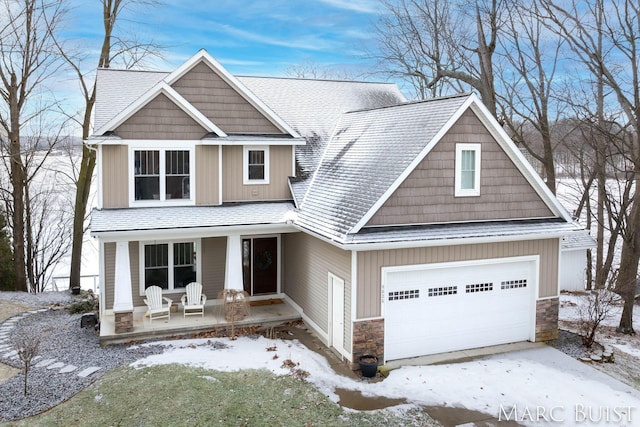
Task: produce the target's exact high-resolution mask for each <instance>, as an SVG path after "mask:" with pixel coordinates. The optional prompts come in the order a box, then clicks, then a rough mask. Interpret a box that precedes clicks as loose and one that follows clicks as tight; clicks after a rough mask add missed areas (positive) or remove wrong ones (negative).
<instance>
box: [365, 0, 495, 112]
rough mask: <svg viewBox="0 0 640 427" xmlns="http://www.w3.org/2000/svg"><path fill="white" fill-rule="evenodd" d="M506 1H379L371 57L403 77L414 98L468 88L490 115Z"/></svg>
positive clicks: (493, 103)
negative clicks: (381, 11)
mask: <svg viewBox="0 0 640 427" xmlns="http://www.w3.org/2000/svg"><path fill="white" fill-rule="evenodd" d="M506 3H507V1H506V0H474V1H466V0H460V1H455V2H452V1H445V0H399V1H388V0H383V4H384V6H385V8H386V9H387V14H386V15H384V16H383V17H382V18H381V21H380V22H379V23H378V25H377V33H378V41H379V44H380V53H379V54H377V55H376V56H377V57H378V59H379V60H380V62H381V63H383V64H389V65H391V66H392V67H393V70H394V71H393V73H394V74H395V75H396V76H401V77H404V78H406V79H408V80H409V82H410V83H412V85H413V87H414V89H415V92H416V94H417V95H418V96H421V97H425V96H426V95H431V96H433V95H435V94H438V93H441V92H442V91H446V90H448V89H450V88H454V89H458V90H459V89H463V88H466V90H469V88H473V89H475V90H477V91H478V93H479V94H480V97H481V98H482V101H483V102H484V104H485V105H486V106H487V108H488V109H489V111H491V113H492V114H494V115H495V114H496V94H495V82H494V64H493V62H494V53H495V50H496V46H497V42H498V30H499V28H500V26H501V25H502V20H503V15H504V13H505V10H506V9H505V6H506ZM387 69H388V70H389V69H390V68H387Z"/></svg>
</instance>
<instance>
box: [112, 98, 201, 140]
mask: <svg viewBox="0 0 640 427" xmlns="http://www.w3.org/2000/svg"><path fill="white" fill-rule="evenodd" d="M114 131H115V133H116V134H117V135H118V136H119V137H120V138H122V139H160V140H171V139H178V140H186V139H201V138H202V137H203V136H205V135H206V134H207V131H206V130H205V129H204V128H203V127H202V126H200V125H199V124H198V123H197V122H196V121H195V120H194V119H192V118H191V117H190V116H189V115H188V114H187V113H185V112H184V111H183V110H182V109H181V108H180V107H178V106H177V105H176V104H174V103H173V101H171V100H170V99H169V98H167V96H166V95H164V94H162V93H161V94H159V95H158V96H156V97H155V98H154V99H153V100H152V101H150V102H149V103H148V104H147V105H145V106H144V107H142V108H141V109H140V110H138V111H137V112H136V113H134V114H133V115H132V116H131V117H129V118H128V119H127V120H126V121H125V122H124V123H122V124H121V125H120V126H118V127H117V128H116V129H114Z"/></svg>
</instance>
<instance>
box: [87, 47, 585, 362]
mask: <svg viewBox="0 0 640 427" xmlns="http://www.w3.org/2000/svg"><path fill="white" fill-rule="evenodd" d="M94 128H95V131H94V135H93V136H92V138H91V139H90V141H89V143H91V144H94V145H95V147H96V149H97V152H98V188H99V191H98V207H97V209H95V210H94V211H93V212H92V220H91V232H92V235H93V236H95V237H97V238H98V241H99V243H100V281H101V289H102V292H101V295H100V307H101V308H100V314H101V317H102V319H103V323H104V322H105V321H106V322H107V323H108V322H111V324H112V325H113V327H112V328H103V331H102V334H103V335H110V336H111V337H112V338H113V337H116V338H117V337H118V336H121V337H130V336H135V335H136V334H138V335H139V334H144V333H145V332H149V333H151V332H153V328H154V327H155V323H154V325H153V326H152V325H149V324H148V323H145V321H144V318H143V315H144V312H145V306H144V304H143V298H144V291H145V288H146V287H147V286H150V285H152V284H155V285H159V286H160V287H161V288H163V292H164V293H165V295H167V296H169V297H170V298H173V299H174V300H175V301H177V300H179V299H180V296H181V295H182V294H184V286H185V285H186V284H188V283H189V282H192V281H197V282H200V283H202V285H203V288H204V292H205V293H206V294H207V295H208V296H209V302H208V304H210V305H211V306H214V305H215V304H218V303H219V301H216V299H215V297H216V295H218V294H219V292H220V291H221V290H223V289H244V290H246V291H247V292H248V293H249V295H250V296H251V299H252V300H257V299H260V298H279V299H282V300H284V301H285V302H286V305H287V306H288V307H291V308H293V309H294V310H295V312H296V314H297V315H298V316H301V317H302V319H303V320H304V321H305V323H306V324H307V325H308V326H309V327H310V328H311V329H312V330H313V331H314V332H315V333H316V334H317V335H318V336H319V337H320V338H321V339H322V340H323V341H324V342H325V343H326V344H327V345H328V346H330V347H332V348H334V349H335V350H336V351H337V352H338V353H340V354H341V355H343V357H344V358H345V359H346V360H348V361H352V362H353V361H355V360H357V358H358V356H359V355H362V354H366V353H375V354H376V355H378V356H379V357H380V358H381V359H384V360H392V359H401V358H406V357H413V356H418V355H424V354H432V353H439V352H444V351H451V350H458V349H464V348H472V347H479V346H486V345H493V344H501V343H507V342H515V341H522V340H530V341H537V340H544V339H549V338H552V337H554V336H555V335H556V333H557V316H558V292H559V291H558V275H559V263H560V261H559V259H560V245H561V240H562V237H563V236H565V235H568V234H570V233H573V232H575V231H577V230H579V229H580V227H579V226H578V225H577V224H575V223H574V222H573V221H572V219H571V217H570V215H569V214H568V213H567V212H566V211H565V209H564V208H563V207H562V206H561V204H560V203H559V202H558V201H557V199H556V198H555V197H554V196H553V194H552V193H550V192H549V190H548V189H547V187H546V186H545V185H544V183H543V182H542V180H541V179H540V178H539V176H538V175H537V174H536V173H535V172H534V171H533V169H532V168H531V167H530V165H529V164H528V163H527V162H526V160H525V159H524V158H523V156H522V155H521V154H520V152H519V151H518V150H517V148H516V147H515V146H514V144H513V142H512V141H511V140H510V139H509V137H508V136H507V135H506V134H505V132H504V131H503V129H502V128H501V127H500V126H499V124H498V123H497V122H496V121H495V119H493V117H492V116H491V115H490V114H489V113H488V111H487V109H486V108H485V107H484V106H483V105H482V103H481V102H480V101H479V99H478V98H477V97H476V96H475V95H461V96H452V97H446V98H439V99H434V100H429V101H424V102H410V103H407V102H406V100H405V98H404V97H403V95H402V94H401V93H400V91H399V90H398V88H397V87H396V86H395V85H393V84H386V83H365V82H343V81H321V80H305V79H286V78H269V77H240V76H233V75H231V74H230V73H229V72H227V71H226V70H225V69H224V68H223V67H222V66H221V65H220V64H219V63H218V62H217V61H215V59H213V58H212V57H211V56H210V55H209V54H207V53H206V52H205V51H200V52H199V53H198V54H196V55H195V56H194V57H192V58H191V59H189V60H188V61H187V62H186V63H184V64H183V65H182V66H180V67H179V68H177V69H176V70H175V71H173V72H169V73H161V72H143V71H120V70H99V71H98V80H97V101H96V110H95V126H94ZM195 321H200V320H199V319H198V320H194V322H195ZM171 322H172V320H171V321H169V322H168V324H169V325H170V324H171ZM165 326H166V325H165Z"/></svg>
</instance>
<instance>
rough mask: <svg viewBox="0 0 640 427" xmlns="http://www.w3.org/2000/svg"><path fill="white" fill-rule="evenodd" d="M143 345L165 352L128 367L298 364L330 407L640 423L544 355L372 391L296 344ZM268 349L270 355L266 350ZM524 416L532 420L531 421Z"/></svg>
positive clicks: (597, 379)
mask: <svg viewBox="0 0 640 427" xmlns="http://www.w3.org/2000/svg"><path fill="white" fill-rule="evenodd" d="M220 343H223V344H224V346H225V348H221V347H223V346H221V345H219V344H220ZM145 345H164V346H166V350H165V351H164V353H162V354H158V355H152V356H149V357H147V358H145V359H141V360H139V361H137V362H135V363H133V364H132V366H134V367H136V368H140V367H145V366H153V365H162V364H172V363H180V364H185V365H190V366H194V367H201V368H205V369H211V370H218V371H238V370H242V369H248V368H253V369H268V370H270V371H271V372H273V373H274V374H277V375H283V374H286V373H288V372H290V370H289V369H288V368H286V367H283V366H284V365H283V362H284V361H285V360H287V359H289V360H291V361H292V362H294V363H295V364H299V365H298V366H296V367H295V369H302V370H304V371H307V372H308V373H309V377H308V378H307V380H308V381H309V382H311V383H312V384H314V385H315V386H316V387H317V388H318V389H319V390H320V391H321V392H323V393H324V394H325V395H326V396H328V397H329V398H331V399H332V400H333V401H336V402H337V401H338V396H337V395H336V394H335V389H336V388H337V387H340V388H342V389H349V390H356V391H360V392H361V393H362V394H363V395H364V396H371V397H376V396H382V397H388V398H406V399H407V400H408V401H409V402H411V403H412V404H416V405H425V406H449V407H465V408H467V409H470V410H475V411H480V412H483V413H486V414H489V415H491V416H494V417H496V418H500V417H502V419H505V417H508V416H511V419H513V417H517V421H519V422H523V423H524V424H527V425H536V424H537V423H536V422H537V421H544V420H541V419H540V416H539V415H540V412H541V411H544V413H545V415H544V416H545V417H547V420H549V419H550V418H549V417H550V416H553V418H554V420H555V421H558V420H560V419H561V420H562V424H563V425H599V424H600V423H591V424H590V423H589V422H579V421H580V418H581V417H582V413H584V417H582V418H585V419H586V420H587V421H588V420H589V418H590V419H591V420H597V419H598V417H599V415H598V414H599V413H600V412H602V411H606V410H608V411H613V410H614V408H615V409H616V410H617V411H618V412H620V413H624V414H623V415H620V416H619V417H618V420H620V421H623V420H622V418H621V417H623V416H628V414H629V411H631V412H632V413H631V416H632V417H634V418H632V419H633V420H636V419H640V418H638V417H640V412H639V413H637V414H636V413H634V412H633V411H634V410H636V411H640V410H637V408H640V393H638V392H637V391H633V390H632V389H630V388H628V387H626V386H624V385H622V384H620V383H617V382H615V381H614V380H612V379H611V378H609V377H607V376H606V375H604V374H602V373H600V372H597V371H595V370H593V369H592V368H591V367H588V366H585V365H582V364H581V363H580V362H578V361H576V360H574V359H572V358H570V357H568V356H566V355H564V354H563V353H561V352H559V351H557V350H555V349H552V348H547V347H542V348H537V349H533V350H526V351H521V352H514V353H509V354H500V355H494V356H490V357H486V358H481V359H477V360H473V361H470V362H465V363H455V364H445V365H431V366H419V367H403V368H400V369H397V370H394V371H392V372H391V373H390V375H389V377H388V378H386V379H385V380H383V381H381V382H375V383H370V382H368V381H366V380H361V381H357V380H353V379H351V378H346V377H343V376H340V375H338V374H336V373H335V371H333V369H332V368H331V367H330V365H329V363H328V362H327V360H326V359H325V358H324V357H323V356H321V355H319V354H317V353H315V352H313V351H311V350H309V349H307V348H306V347H305V346H304V345H303V344H301V343H299V342H298V341H283V340H267V339H266V338H263V337H260V338H250V337H240V338H238V339H237V340H235V341H231V340H229V339H226V338H224V339H223V338H216V339H215V340H214V341H212V340H210V339H196V340H182V341H164V342H160V343H152V344H145ZM274 346H275V347H276V351H268V350H267V349H268V348H270V347H271V348H272V347H274ZM276 356H277V357H276ZM580 405H582V406H580ZM514 407H515V412H514ZM403 408H406V406H404V407H403ZM629 408H633V409H631V410H630V409H629ZM588 411H591V413H589V412H588ZM594 411H599V412H598V413H596V412H594ZM528 412H530V413H532V414H533V415H532V418H531V419H529V417H528V415H527V413H528ZM536 413H537V414H538V416H537V418H536ZM576 420H577V421H578V422H576ZM552 421H553V420H552ZM538 425H539V424H538Z"/></svg>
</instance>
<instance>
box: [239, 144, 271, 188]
mask: <svg viewBox="0 0 640 427" xmlns="http://www.w3.org/2000/svg"><path fill="white" fill-rule="evenodd" d="M242 157H243V159H242V161H243V168H242V169H243V182H244V184H268V183H269V147H268V146H245V147H244V149H243V156H242Z"/></svg>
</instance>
